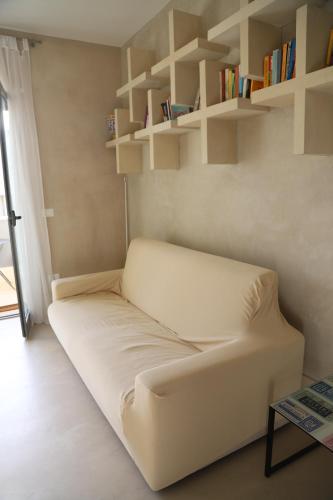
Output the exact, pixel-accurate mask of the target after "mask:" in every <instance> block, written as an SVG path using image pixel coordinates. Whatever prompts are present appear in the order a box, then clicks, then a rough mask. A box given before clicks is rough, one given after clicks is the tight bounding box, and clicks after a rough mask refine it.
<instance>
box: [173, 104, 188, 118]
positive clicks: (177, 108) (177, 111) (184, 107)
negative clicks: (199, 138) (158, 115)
mask: <svg viewBox="0 0 333 500" xmlns="http://www.w3.org/2000/svg"><path fill="white" fill-rule="evenodd" d="M192 111H193V106H190V105H189V104H171V120H176V118H178V116H182V115H187V114H188V113H191V112H192Z"/></svg>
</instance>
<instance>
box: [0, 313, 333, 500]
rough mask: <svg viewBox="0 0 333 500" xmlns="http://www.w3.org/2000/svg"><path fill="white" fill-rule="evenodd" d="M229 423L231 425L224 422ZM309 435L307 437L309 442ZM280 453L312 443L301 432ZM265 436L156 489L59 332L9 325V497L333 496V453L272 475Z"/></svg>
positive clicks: (0, 417) (4, 465)
mask: <svg viewBox="0 0 333 500" xmlns="http://www.w3.org/2000/svg"><path fill="white" fill-rule="evenodd" d="M221 425H223V422H221ZM305 439H307V438H305ZM276 441H277V444H278V445H279V446H278V448H279V449H278V453H279V454H280V455H282V454H283V453H288V452H289V451H292V450H293V449H295V448H296V447H297V446H299V445H302V444H304V436H303V434H301V433H300V432H299V431H297V430H296V429H294V428H292V427H291V426H286V427H285V428H283V429H281V430H280V431H278V433H277V440H276ZM264 452H265V443H264V440H259V441H257V442H255V443H253V444H251V445H249V446H247V447H246V448H244V449H242V450H240V451H238V452H236V453H234V454H232V455H230V456H229V457H226V458H224V459H223V460H220V461H219V462H217V463H215V464H213V465H211V466H209V467H207V468H206V469H204V470H202V471H200V472H198V473H196V474H194V475H192V476H190V477H188V478H186V479H184V480H183V481H180V482H179V483H177V484H175V485H173V486H171V487H169V488H167V489H166V490H164V491H161V492H157V493H156V492H152V491H151V490H150V489H149V488H148V486H147V485H146V483H145V482H144V480H143V479H142V477H141V475H140V473H139V471H138V470H137V468H136V466H135V465H134V463H133V462H132V460H131V458H130V457H129V456H128V454H127V453H126V451H125V449H124V448H123V446H122V444H121V443H120V441H119V440H118V438H117V437H116V436H115V434H114V433H113V431H112V429H111V427H110V426H109V424H108V423H107V421H106V420H105V418H104V417H103V415H102V414H101V412H100V411H99V409H98V407H97V405H96V404H95V402H94V400H93V399H92V397H91V396H90V394H89V392H88V391H87V389H86V388H85V386H84V384H83V383H82V381H81V379H80V377H79V376H78V375H77V373H76V371H75V370H74V368H73V367H72V365H71V363H70V361H69V360H68V358H67V357H66V355H65V353H64V351H63V350H62V348H61V346H60V344H59V343H58V341H57V339H56V337H55V336H54V335H53V333H52V330H51V329H50V328H49V327H45V326H44V327H40V326H39V327H35V328H34V330H33V334H32V336H31V340H29V341H28V342H26V341H24V340H23V339H21V337H20V332H19V325H18V320H17V319H11V320H8V321H0V500H153V499H160V500H183V499H189V500H243V499H244V500H245V499H246V500H247V499H251V500H253V499H254V500H271V499H272V500H273V499H274V500H280V499H281V500H289V499H290V500H291V499H292V500H301V499H302V500H307V499H309V500H310V499H311V500H314V499H315V500H332V499H333V455H332V454H331V453H329V452H328V451H327V450H324V449H322V448H319V449H316V450H314V451H312V452H311V454H309V455H307V456H305V457H303V458H302V459H300V460H299V461H297V462H296V463H294V464H291V465H289V466H288V467H287V468H285V469H284V470H281V471H280V472H278V473H276V474H275V475H274V476H272V477H271V478H270V479H266V478H265V477H264V476H263V462H264Z"/></svg>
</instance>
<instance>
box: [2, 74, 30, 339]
mask: <svg viewBox="0 0 333 500" xmlns="http://www.w3.org/2000/svg"><path fill="white" fill-rule="evenodd" d="M9 124H10V120H9V114H8V102H7V95H6V93H5V91H4V89H3V87H2V86H1V84H0V148H1V161H2V170H3V181H4V188H5V197H6V207H7V215H8V226H9V237H10V244H11V250H12V261H13V268H14V275H15V282H16V293H17V301H18V306H19V314H20V320H21V328H22V335H23V337H25V338H27V337H28V335H29V331H30V327H31V319H30V313H29V310H28V307H27V305H26V304H25V302H24V297H23V294H22V282H21V278H20V266H19V252H18V248H17V238H16V236H17V234H16V232H17V230H18V227H17V224H22V223H23V221H22V217H21V216H20V215H17V214H16V213H15V207H14V206H13V198H14V197H13V195H12V191H11V182H10V172H9V168H8V156H7V152H8V148H7V145H8V133H9V126H10V125H9Z"/></svg>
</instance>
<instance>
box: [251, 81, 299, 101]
mask: <svg viewBox="0 0 333 500" xmlns="http://www.w3.org/2000/svg"><path fill="white" fill-rule="evenodd" d="M297 85H298V79H296V78H293V79H292V80H286V81H284V82H281V83H277V84H276V85H271V86H270V87H266V88H263V89H260V90H256V91H255V92H253V93H252V96H251V102H252V104H262V105H265V106H271V107H277V108H284V107H287V106H291V105H292V104H293V103H294V96H295V91H296V89H297Z"/></svg>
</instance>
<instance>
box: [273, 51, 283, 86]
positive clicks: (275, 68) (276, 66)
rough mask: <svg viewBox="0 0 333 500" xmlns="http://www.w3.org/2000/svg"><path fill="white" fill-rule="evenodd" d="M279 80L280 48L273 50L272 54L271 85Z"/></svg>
mask: <svg viewBox="0 0 333 500" xmlns="http://www.w3.org/2000/svg"><path fill="white" fill-rule="evenodd" d="M280 81H281V49H275V50H273V56H272V85H276V84H277V83H280Z"/></svg>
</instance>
